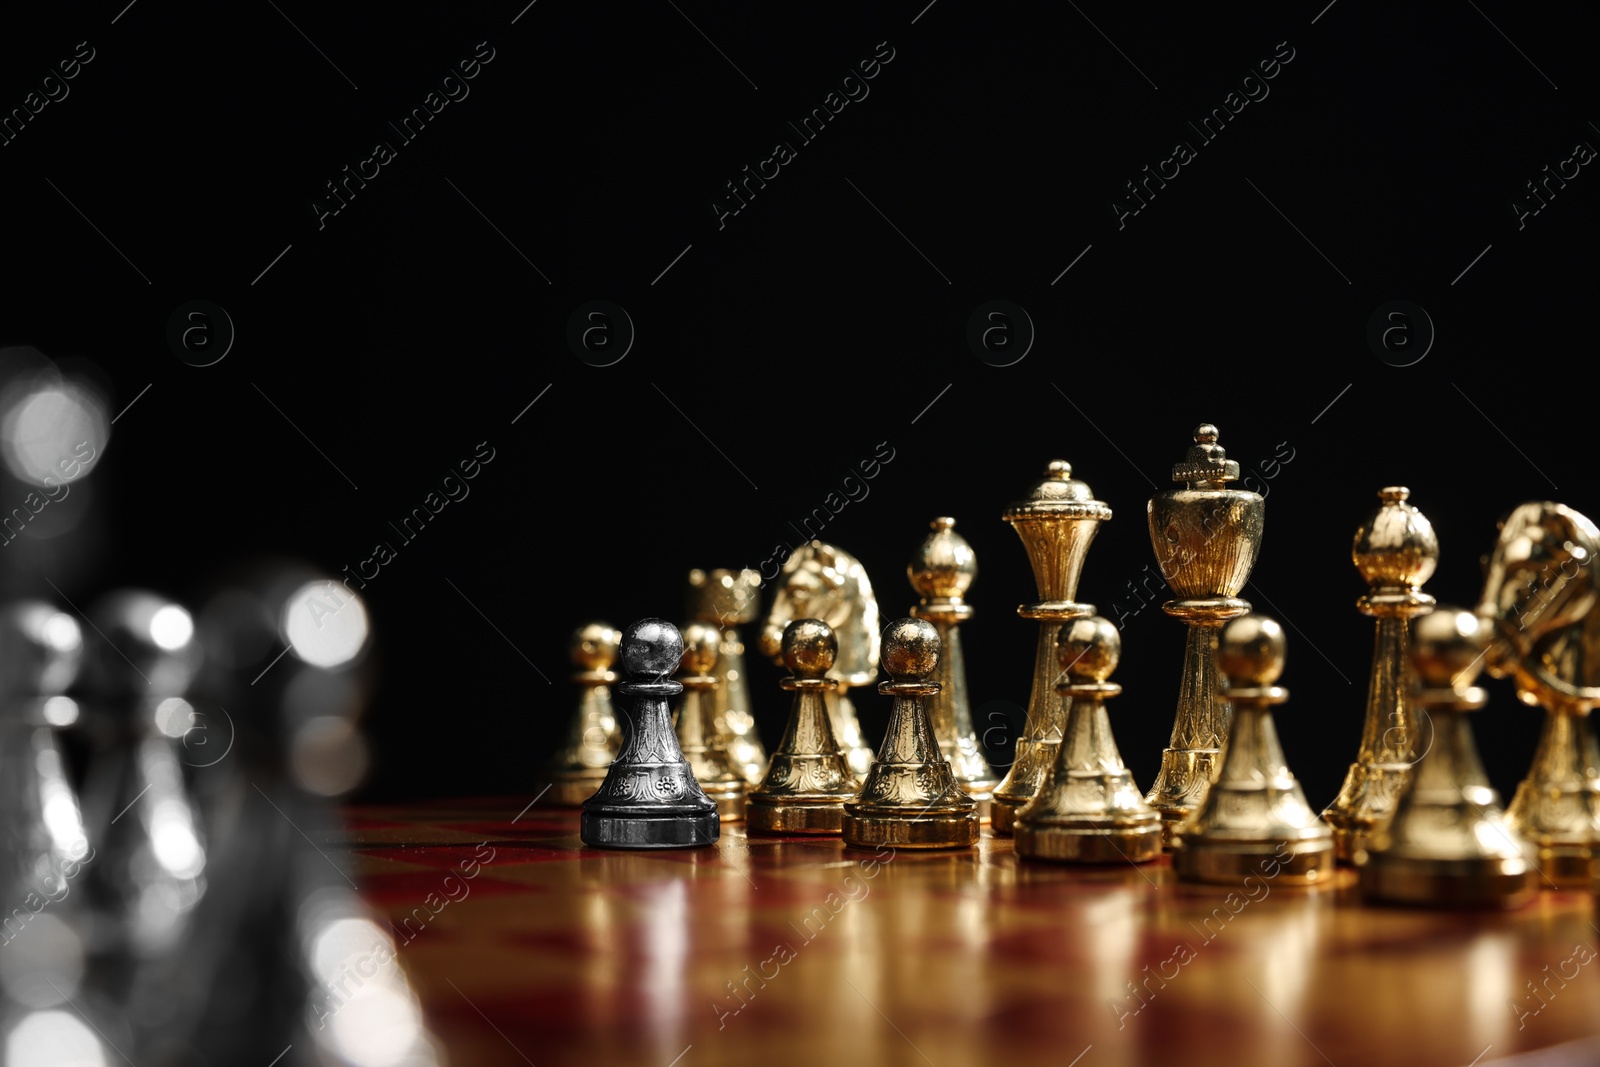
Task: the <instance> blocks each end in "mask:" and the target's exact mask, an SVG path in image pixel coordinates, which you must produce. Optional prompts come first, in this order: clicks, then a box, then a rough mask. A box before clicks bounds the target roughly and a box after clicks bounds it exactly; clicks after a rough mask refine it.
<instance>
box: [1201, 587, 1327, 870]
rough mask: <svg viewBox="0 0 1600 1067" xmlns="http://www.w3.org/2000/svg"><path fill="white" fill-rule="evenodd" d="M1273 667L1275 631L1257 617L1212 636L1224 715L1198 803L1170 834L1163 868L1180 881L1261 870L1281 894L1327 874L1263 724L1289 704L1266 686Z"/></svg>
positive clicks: (1309, 822)
mask: <svg viewBox="0 0 1600 1067" xmlns="http://www.w3.org/2000/svg"><path fill="white" fill-rule="evenodd" d="M1283 659H1284V640H1283V628H1282V627H1281V626H1279V625H1278V623H1277V621H1276V620H1274V619H1269V618H1267V617H1266V616H1265V615H1245V616H1242V617H1240V618H1237V619H1234V620H1232V621H1231V622H1229V623H1228V624H1227V625H1226V626H1224V627H1223V628H1222V632H1221V634H1220V635H1219V636H1218V639H1217V670H1218V671H1219V672H1220V673H1221V674H1223V675H1225V676H1226V677H1227V679H1228V686H1227V689H1226V691H1225V692H1224V693H1223V694H1222V695H1223V697H1224V698H1225V699H1226V700H1227V701H1228V702H1229V704H1231V705H1232V707H1233V715H1232V722H1231V723H1230V725H1229V728H1228V739H1227V744H1226V745H1224V746H1223V750H1222V762H1221V765H1220V766H1218V768H1217V775H1216V778H1215V779H1214V780H1213V781H1212V782H1211V784H1210V787H1209V788H1208V789H1207V790H1206V795H1205V800H1204V801H1203V802H1202V803H1201V805H1200V807H1199V808H1197V809H1195V811H1194V813H1193V814H1191V815H1190V816H1189V817H1188V818H1186V819H1184V821H1183V822H1182V823H1180V824H1179V825H1178V828H1177V829H1176V830H1175V831H1174V832H1173V835H1172V836H1173V845H1172V869H1173V870H1174V871H1175V872H1177V875H1178V877H1179V878H1180V879H1182V880H1184V881H1187V882H1218V883H1229V882H1238V881H1239V880H1240V879H1242V878H1245V877H1248V876H1249V875H1251V874H1253V873H1254V874H1262V875H1264V872H1265V871H1266V870H1267V867H1268V866H1274V867H1275V868H1276V870H1275V872H1274V873H1273V874H1272V875H1271V876H1270V877H1271V878H1272V879H1273V880H1274V881H1277V882H1281V883H1286V884H1291V885H1295V884H1298V885H1310V884H1312V883H1315V882H1323V881H1326V880H1327V879H1328V878H1329V877H1330V876H1331V875H1332V874H1333V867H1334V862H1333V831H1332V830H1331V829H1329V827H1328V825H1327V824H1326V823H1324V822H1323V821H1322V820H1321V818H1319V817H1318V816H1317V813H1316V812H1314V811H1312V810H1311V805H1309V804H1307V803H1306V798H1305V794H1304V793H1303V792H1301V790H1300V783H1299V782H1298V781H1296V780H1295V776H1294V775H1293V774H1291V773H1290V771H1289V765H1288V764H1287V763H1285V762H1284V758H1283V748H1282V746H1281V745H1279V743H1278V730H1277V727H1276V726H1274V725H1273V722H1272V712H1271V710H1270V709H1271V707H1272V705H1274V704H1281V703H1283V701H1285V700H1286V699H1288V697H1289V693H1288V690H1286V689H1283V688H1282V687H1280V686H1277V685H1274V684H1273V683H1274V682H1276V681H1277V680H1278V676H1279V675H1280V674H1282V673H1283ZM1286 849H1287V851H1285V850H1286Z"/></svg>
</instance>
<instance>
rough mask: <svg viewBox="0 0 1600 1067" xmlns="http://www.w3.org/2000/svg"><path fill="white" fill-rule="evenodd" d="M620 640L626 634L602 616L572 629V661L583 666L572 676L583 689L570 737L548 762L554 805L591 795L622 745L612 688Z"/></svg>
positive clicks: (573, 803) (580, 800)
mask: <svg viewBox="0 0 1600 1067" xmlns="http://www.w3.org/2000/svg"><path fill="white" fill-rule="evenodd" d="M621 645H622V634H621V633H619V632H618V631H616V630H615V629H613V628H612V627H610V626H608V625H607V624H605V623H603V622H591V623H589V624H588V625H587V626H584V627H582V628H580V629H579V630H578V631H577V632H576V633H574V634H573V635H572V662H573V663H574V664H575V665H576V666H577V667H578V668H579V671H578V673H577V674H574V675H573V676H572V680H573V682H574V683H576V684H577V685H578V686H579V687H580V694H581V695H580V696H579V697H578V710H577V713H576V714H574V715H573V717H572V725H571V726H570V727H569V728H568V730H567V742H566V744H565V745H563V746H562V747H561V748H560V749H558V750H557V751H556V754H555V755H554V756H552V757H551V759H550V762H549V763H548V764H547V765H546V776H547V777H548V778H549V781H550V803H551V804H552V805H554V806H556V807H559V808H575V807H578V806H579V805H581V804H582V803H583V802H584V801H585V800H588V799H589V798H590V797H591V796H593V795H594V792H595V790H596V789H599V788H600V783H601V782H604V781H605V780H606V771H607V769H608V768H610V766H611V761H612V760H614V759H616V758H617V752H618V750H619V749H621V747H622V730H621V728H620V726H619V725H618V723H617V714H616V711H615V709H614V708H613V706H612V703H611V688H610V687H611V684H612V683H613V682H615V681H616V680H617V675H616V673H615V672H614V671H612V669H611V665H612V664H613V663H615V662H616V661H617V649H618V648H620V647H621Z"/></svg>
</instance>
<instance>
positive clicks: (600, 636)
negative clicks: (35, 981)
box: [572, 622, 622, 671]
mask: <svg viewBox="0 0 1600 1067" xmlns="http://www.w3.org/2000/svg"><path fill="white" fill-rule="evenodd" d="M621 644H622V635H621V634H620V633H618V632H617V631H616V628H615V627H613V626H611V625H610V624H609V623H604V622H591V623H589V624H587V625H585V626H581V627H579V628H578V629H577V630H576V631H574V632H573V634H572V662H573V663H575V664H576V665H577V666H578V667H579V668H581V669H583V670H586V671H609V670H610V669H611V665H612V664H613V663H615V662H617V649H618V647H619V646H620V645H621Z"/></svg>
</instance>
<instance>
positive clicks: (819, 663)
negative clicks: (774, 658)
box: [783, 619, 839, 678]
mask: <svg viewBox="0 0 1600 1067" xmlns="http://www.w3.org/2000/svg"><path fill="white" fill-rule="evenodd" d="M838 655H839V639H838V638H837V637H835V636H834V633H833V627H831V626H829V625H828V624H827V623H825V622H823V621H822V620H821V619H795V620H794V621H793V622H791V623H790V624H789V625H787V626H785V627H784V628H783V665H784V666H785V667H788V668H789V671H790V673H791V674H793V675H794V676H795V677H796V678H821V677H823V676H824V675H826V674H827V673H828V672H829V671H831V670H832V669H833V661H834V659H835V658H837V657H838Z"/></svg>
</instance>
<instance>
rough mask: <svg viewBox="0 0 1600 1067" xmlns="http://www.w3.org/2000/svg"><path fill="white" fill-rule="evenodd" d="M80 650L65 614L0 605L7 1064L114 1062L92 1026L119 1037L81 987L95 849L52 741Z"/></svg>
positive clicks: (71, 709) (68, 703) (0, 955)
mask: <svg viewBox="0 0 1600 1067" xmlns="http://www.w3.org/2000/svg"><path fill="white" fill-rule="evenodd" d="M82 652H83V636H82V632H81V631H80V630H79V628H78V623H77V621H76V620H75V619H74V618H73V617H72V616H71V615H68V614H66V613H65V612H62V611H58V610H57V609H56V608H55V607H53V606H52V605H50V604H46V603H42V602H39V601H31V600H30V601H19V602H12V603H9V604H6V605H5V606H3V607H0V893H3V894H4V896H3V897H0V905H3V908H4V912H3V914H0V918H3V919H4V922H3V923H0V1047H3V1048H4V1049H5V1063H6V1065H7V1067H23V1065H27V1067H54V1065H57V1064H61V1063H63V1062H67V1058H66V1055H65V1054H66V1053H67V1052H68V1051H72V1052H75V1053H78V1054H80V1055H82V1056H83V1057H84V1058H83V1060H81V1061H80V1062H85V1063H105V1064H109V1063H110V1062H111V1059H110V1057H111V1056H112V1053H111V1052H110V1051H109V1049H107V1048H106V1047H105V1045H104V1044H103V1043H102V1039H101V1038H100V1037H99V1036H97V1034H96V1033H95V1031H96V1030H105V1031H109V1033H110V1034H111V1035H112V1036H113V1037H119V1036H122V1035H121V1034H120V1033H119V1030H118V1029H117V1019H116V1012H115V1007H114V1006H113V1005H103V1004H102V1002H100V1001H99V1000H98V998H94V997H89V996H86V995H85V992H84V988H83V985H84V978H85V974H86V966H87V955H88V952H87V946H86V932H87V928H86V924H85V923H84V921H83V919H84V914H85V913H84V911H83V908H82V900H83V896H82V892H81V890H79V889H78V886H79V885H80V884H81V879H82V878H83V877H84V875H83V871H84V870H85V869H86V868H88V867H89V866H90V865H92V864H93V862H94V861H95V853H94V850H93V849H92V848H91V847H90V844H89V840H88V837H87V835H86V834H85V832H84V825H83V820H82V816H81V813H80V809H79V806H78V798H77V795H76V793H75V792H74V790H73V788H72V786H71V784H70V782H69V779H68V777H67V773H66V769H65V768H64V766H63V764H62V758H61V752H60V748H59V746H58V745H57V743H56V737H55V730H56V729H57V728H59V727H62V726H66V725H69V724H71V723H72V722H74V721H75V720H76V718H77V715H78V707H77V704H76V702H75V701H73V700H72V699H71V698H70V697H68V696H67V695H66V693H65V691H66V689H67V688H68V687H69V686H70V685H71V684H72V682H73V680H74V678H75V677H76V675H77V673H78V670H79V666H80V662H81V656H82ZM74 1008H76V1009H77V1010H76V1011H75V1010H74ZM106 1009H109V1010H106ZM85 1011H86V1012H87V1014H84V1012H85ZM96 1056H99V1057H100V1058H99V1059H95V1057H96Z"/></svg>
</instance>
